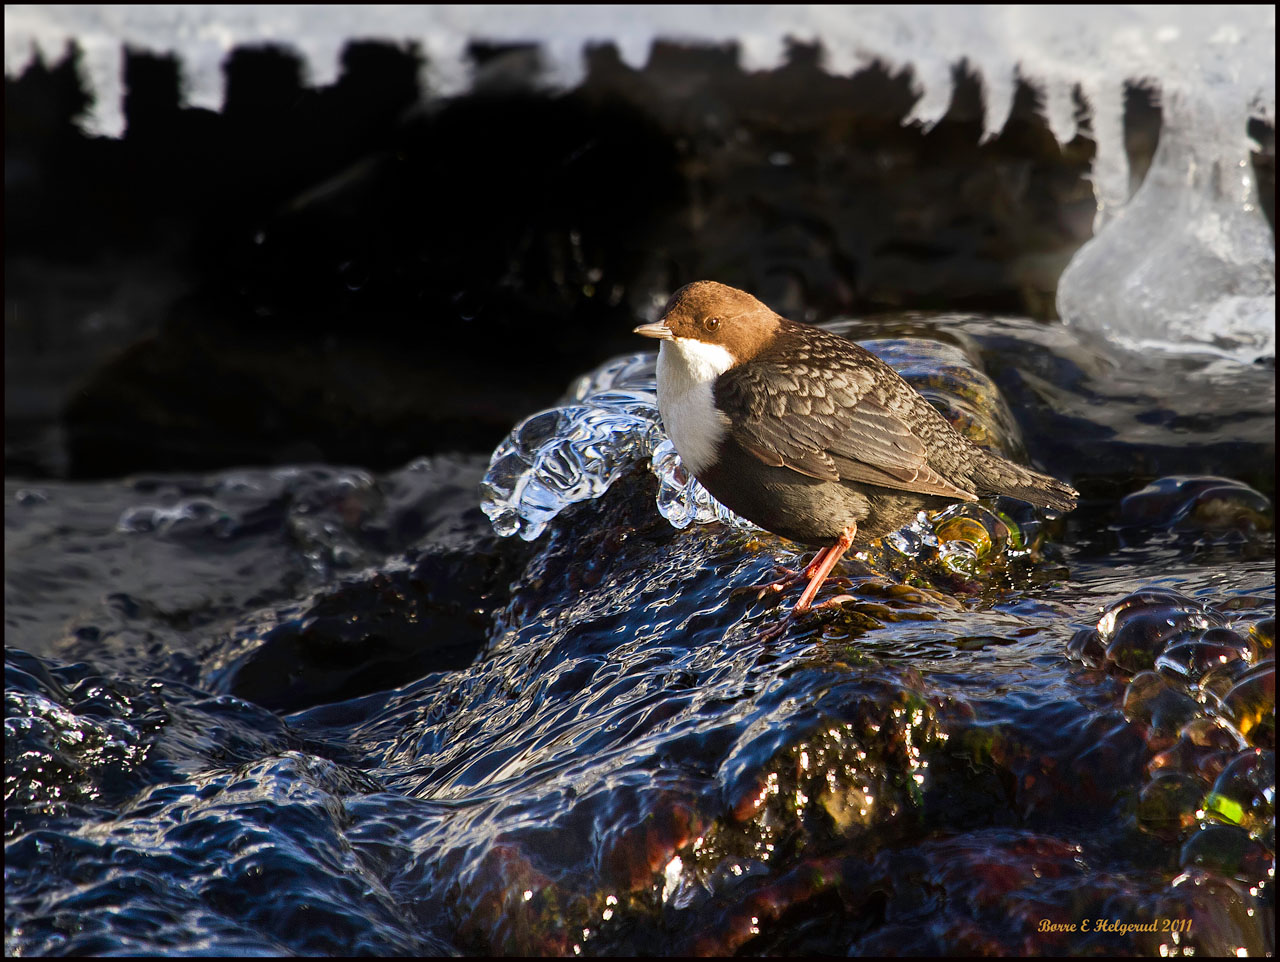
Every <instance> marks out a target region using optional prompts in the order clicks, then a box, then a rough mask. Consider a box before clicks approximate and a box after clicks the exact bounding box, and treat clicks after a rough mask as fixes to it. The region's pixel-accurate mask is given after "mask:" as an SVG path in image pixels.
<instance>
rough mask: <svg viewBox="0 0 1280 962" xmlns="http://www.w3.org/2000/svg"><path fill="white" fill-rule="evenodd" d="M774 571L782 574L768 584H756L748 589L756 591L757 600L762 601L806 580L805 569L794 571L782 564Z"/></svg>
mask: <svg viewBox="0 0 1280 962" xmlns="http://www.w3.org/2000/svg"><path fill="white" fill-rule="evenodd" d="M773 572H774V574H776V575H781V577H779V578H778V580H777V581H772V582H770V583H769V584H767V585H756V586H754V587H752V588H749V589H748V590H749V591H754V592H755V593H756V601H761V600H762V599H764V598H765V597H766V596H768V597H773V596H774V595H780V594H782V592H784V591H786V590H787V589H788V588H790V587H791V586H792V585H794V584H797V583H798V582H800V581H803V580H804V572H803V571H793V570H792V569H791V568H784V567H782V566H781V565H779V566H778V567H776V568H774V569H773Z"/></svg>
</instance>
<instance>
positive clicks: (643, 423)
mask: <svg viewBox="0 0 1280 962" xmlns="http://www.w3.org/2000/svg"><path fill="white" fill-rule="evenodd" d="M859 343H860V344H861V345H862V346H863V347H865V348H866V349H867V350H869V351H871V352H872V353H874V354H875V355H877V356H878V357H880V358H881V359H882V360H884V361H885V362H886V363H888V364H889V365H890V366H892V367H893V368H894V369H895V370H896V371H898V373H900V374H901V375H902V376H903V377H904V378H905V379H906V380H907V381H908V383H910V384H911V385H912V386H913V387H915V388H916V389H917V390H918V391H920V392H921V393H922V394H923V395H924V396H925V397H926V398H928V399H929V400H930V402H932V403H933V404H934V405H935V406H936V407H938V408H939V410H941V411H942V413H943V415H944V416H945V417H947V419H948V420H949V421H950V422H951V423H952V424H954V425H956V426H957V428H958V429H959V430H961V431H962V432H964V433H965V434H966V436H968V437H970V438H971V439H972V440H974V441H975V442H976V443H978V444H981V445H983V446H986V447H990V448H991V449H993V450H996V451H998V452H1000V453H1002V454H1007V455H1011V456H1014V457H1017V456H1018V455H1019V453H1020V451H1021V448H1022V444H1021V438H1020V436H1019V434H1018V428H1017V423H1016V422H1015V421H1014V419H1013V416H1012V414H1011V413H1010V411H1009V409H1008V407H1007V406H1006V405H1005V403H1004V401H1003V399H1002V397H1001V395H1000V393H999V391H998V389H997V388H996V386H995V384H994V383H992V381H991V380H990V378H988V377H987V376H986V374H985V373H983V372H982V370H981V369H980V368H979V366H978V365H977V363H976V362H975V361H974V360H973V359H971V358H970V357H969V356H968V355H967V354H966V353H965V352H964V351H963V350H961V349H960V348H958V347H955V346H953V345H950V344H943V343H940V342H937V341H931V340H925V339H922V338H895V339H884V340H872V341H859ZM656 363H657V355H656V354H655V353H652V352H650V353H643V354H631V355H627V356H625V357H619V358H615V359H614V360H611V361H608V362H607V363H605V364H603V365H601V366H600V367H598V368H597V369H596V370H594V371H592V372H591V373H589V374H586V375H584V376H582V377H580V378H578V379H577V380H576V381H575V382H574V383H573V384H572V385H571V386H570V388H569V390H568V392H567V393H566V394H565V396H564V398H563V399H562V402H561V403H560V404H559V405H557V406H556V407H553V408H549V409H548V410H545V411H540V412H538V413H537V414H533V415H531V416H529V417H527V418H525V419H524V420H523V421H521V422H520V423H519V424H517V425H516V426H515V427H514V428H513V429H512V431H511V434H510V435H509V436H508V437H507V439H506V440H505V441H503V442H502V443H501V444H500V445H498V448H497V450H495V451H494V452H493V457H492V458H491V460H490V462H489V470H488V472H487V473H486V474H485V477H484V480H483V481H482V482H481V485H480V490H481V508H482V509H483V510H484V513H485V514H486V515H487V516H488V517H489V520H490V522H491V523H492V524H493V528H494V531H496V532H497V533H498V534H499V535H502V536H504V537H507V536H510V535H514V534H518V535H519V536H520V537H521V538H523V539H525V540H526V541H532V540H534V539H535V538H537V537H538V536H539V535H540V534H542V532H543V531H544V530H545V529H546V526H547V524H548V523H550V521H551V520H552V519H553V518H555V517H556V515H558V514H559V513H560V512H561V511H563V510H564V509H565V508H567V507H569V506H570V505H572V504H576V503H578V502H579V501H586V500H590V499H592V498H598V497H600V496H601V495H603V494H604V493H605V492H606V491H607V490H608V489H609V487H610V485H612V484H613V483H614V482H615V481H616V480H617V479H618V478H620V477H622V476H623V475H624V474H626V473H627V472H628V471H629V470H630V469H631V468H632V466H634V465H635V464H636V462H639V461H645V460H647V461H648V463H649V469H650V470H651V471H652V472H653V473H654V475H655V476H656V477H657V479H658V497H657V503H658V511H659V512H660V513H661V514H662V516H663V517H664V518H666V519H667V520H668V521H669V522H671V524H672V525H674V526H675V527H677V528H685V527H688V526H689V525H690V524H692V523H694V522H698V523H706V522H710V521H724V522H726V523H729V524H733V525H738V526H741V527H752V525H751V524H750V522H748V521H746V520H745V519H743V518H740V517H738V516H737V515H735V514H734V513H733V512H732V511H730V510H729V509H728V508H726V507H724V505H722V504H720V503H719V502H718V501H716V500H715V498H713V497H712V496H711V495H710V494H709V493H708V492H707V490H706V489H705V488H703V487H702V485H700V484H699V483H698V481H697V480H696V479H695V478H694V477H693V476H692V475H690V474H689V472H688V471H686V470H685V468H684V465H683V464H682V462H681V461H680V455H679V454H677V453H676V450H675V447H674V446H673V445H672V444H671V442H670V441H669V440H668V439H667V437H666V434H665V432H664V431H663V428H662V420H661V417H660V416H659V414H658V401H657V394H656V391H657V375H656V371H655V365H656Z"/></svg>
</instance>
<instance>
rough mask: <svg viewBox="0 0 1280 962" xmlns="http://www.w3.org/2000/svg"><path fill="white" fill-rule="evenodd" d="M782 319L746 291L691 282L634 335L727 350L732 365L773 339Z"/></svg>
mask: <svg viewBox="0 0 1280 962" xmlns="http://www.w3.org/2000/svg"><path fill="white" fill-rule="evenodd" d="M781 323H782V319H781V318H780V317H779V316H778V315H777V314H775V313H774V312H773V311H771V310H769V308H767V307H766V306H765V305H764V304H762V303H760V301H758V300H756V299H755V298H754V297H752V296H751V295H750V294H748V293H747V292H746V291H740V290H738V289H737V288H736V287H730V286H729V285H727V284H717V283H716V282H715V281H694V282H693V283H692V284H686V285H685V286H684V287H682V288H680V290H678V291H676V292H675V293H674V294H672V295H671V300H669V301H667V306H666V307H664V308H663V309H662V315H661V317H659V319H658V320H657V321H655V322H654V323H652V324H642V325H640V326H639V327H637V328H636V330H635V332H636V333H637V334H643V335H644V336H645V337H656V338H659V339H661V340H664V341H677V342H679V341H699V342H701V343H703V344H714V345H716V346H718V347H723V348H724V349H725V350H726V351H728V352H729V353H730V354H731V355H732V356H733V359H734V361H735V362H736V363H739V364H740V363H742V362H743V361H746V360H749V359H751V358H753V357H755V356H756V355H757V354H758V353H760V351H761V350H763V349H764V348H765V346H766V345H767V344H768V343H769V342H770V341H771V340H773V337H774V335H775V334H776V333H777V332H778V329H779V327H780V326H781Z"/></svg>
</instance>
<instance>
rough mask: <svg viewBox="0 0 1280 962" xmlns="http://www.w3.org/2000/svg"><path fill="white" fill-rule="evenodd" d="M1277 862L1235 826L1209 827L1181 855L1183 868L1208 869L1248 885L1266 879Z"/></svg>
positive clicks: (1184, 848) (1194, 837) (1193, 838)
mask: <svg viewBox="0 0 1280 962" xmlns="http://www.w3.org/2000/svg"><path fill="white" fill-rule="evenodd" d="M1274 859H1275V855H1274V853H1270V852H1268V851H1267V849H1266V847H1265V846H1263V845H1261V844H1260V843H1259V842H1257V841H1256V840H1255V839H1253V838H1251V837H1250V836H1249V833H1248V832H1246V831H1245V830H1244V829H1242V828H1237V827H1235V826H1234V825H1206V826H1205V827H1204V828H1202V829H1201V830H1200V831H1198V832H1196V833H1195V834H1194V835H1192V836H1191V837H1190V838H1189V839H1187V841H1186V843H1185V844H1184V845H1183V846H1182V853H1181V862H1182V866H1183V868H1188V869H1190V868H1196V869H1205V870H1208V871H1210V872H1213V873H1214V874H1215V875H1219V876H1223V877H1225V878H1231V879H1235V880H1236V881H1238V882H1244V883H1245V884H1251V883H1253V882H1255V881H1256V880H1258V879H1260V878H1265V877H1266V875H1267V871H1268V869H1269V867H1270V865H1271V864H1272V863H1273V862H1274Z"/></svg>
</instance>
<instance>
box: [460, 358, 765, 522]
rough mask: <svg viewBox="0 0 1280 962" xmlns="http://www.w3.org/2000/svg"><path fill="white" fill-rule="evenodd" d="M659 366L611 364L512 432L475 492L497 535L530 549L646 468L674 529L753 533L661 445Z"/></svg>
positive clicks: (636, 361) (626, 361) (652, 362)
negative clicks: (572, 511) (583, 504)
mask: <svg viewBox="0 0 1280 962" xmlns="http://www.w3.org/2000/svg"><path fill="white" fill-rule="evenodd" d="M656 363H657V355H656V354H653V353H648V354H630V355H627V356H625V357H620V358H616V359H614V360H612V361H609V362H607V363H605V364H603V365H601V366H600V367H598V368H596V370H594V371H592V372H591V373H590V374H586V375H584V376H582V377H580V378H578V380H577V381H575V382H574V383H573V385H572V386H571V387H570V388H569V390H568V392H567V393H566V394H565V397H564V398H563V399H562V403H561V404H560V405H559V406H557V407H554V408H551V409H549V410H546V411H539V412H538V413H537V414H534V415H531V416H530V417H527V418H525V419H524V420H523V421H521V422H520V423H519V424H517V425H516V426H515V427H514V428H512V430H511V434H510V435H508V437H507V439H506V440H505V441H503V442H502V443H501V444H500V445H498V448H497V450H495V451H494V452H493V457H492V458H491V459H490V461H489V470H488V472H487V473H486V474H485V476H484V480H483V481H482V482H481V484H480V494H481V498H480V507H481V509H482V510H483V511H484V513H485V514H486V515H487V516H488V518H489V521H490V523H491V524H492V525H493V529H494V531H496V532H497V533H498V534H500V535H503V536H504V537H505V536H509V535H513V534H518V535H520V537H521V538H523V539H524V540H525V541H533V540H534V539H535V538H537V537H538V535H540V534H542V532H543V531H544V530H545V529H546V526H547V524H548V522H550V521H551V519H552V518H554V517H555V516H556V515H557V514H559V513H560V512H561V511H563V510H564V509H565V508H567V507H569V506H570V505H571V504H576V503H577V502H579V501H586V500H589V499H591V498H598V497H600V495H602V494H604V492H605V491H607V490H608V489H609V486H610V485H611V484H613V482H614V481H616V480H617V479H618V478H619V477H620V476H621V475H623V474H624V473H626V472H627V471H628V470H629V469H631V468H632V467H633V466H634V465H635V463H636V462H637V461H642V460H644V459H646V458H648V459H649V464H650V469H651V470H652V471H653V473H654V475H656V476H657V478H658V510H659V511H660V512H661V513H662V516H663V517H664V518H666V519H667V520H668V521H670V522H671V523H672V524H673V525H675V526H676V527H677V528H686V527H688V526H689V525H690V524H693V523H694V522H695V521H698V522H706V521H726V522H729V523H730V524H738V525H742V526H745V527H750V526H751V525H750V523H749V522H747V521H744V520H743V519H742V518H739V517H738V516H737V515H735V514H734V513H733V512H731V511H729V509H728V508H725V507H724V506H723V505H721V504H720V503H719V502H718V501H716V500H715V499H714V498H712V497H711V495H710V494H708V493H707V491H706V489H705V488H703V487H702V485H700V484H699V483H698V482H697V480H696V479H695V478H694V477H693V476H692V475H691V474H689V473H688V472H687V471H686V470H685V469H684V464H683V462H681V460H680V455H678V454H677V453H676V450H675V447H674V445H672V443H671V442H670V441H668V440H667V438H666V435H665V434H664V433H663V430H662V424H661V420H660V419H659V416H658V397H657V370H656Z"/></svg>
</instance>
